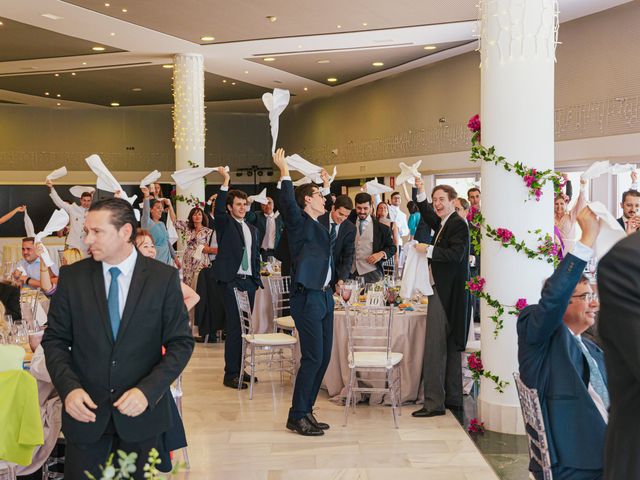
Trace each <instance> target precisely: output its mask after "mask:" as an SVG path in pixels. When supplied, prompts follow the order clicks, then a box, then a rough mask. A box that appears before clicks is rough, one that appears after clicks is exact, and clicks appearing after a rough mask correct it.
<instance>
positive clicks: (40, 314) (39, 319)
mask: <svg viewBox="0 0 640 480" xmlns="http://www.w3.org/2000/svg"><path fill="white" fill-rule="evenodd" d="M34 320H35V322H36V324H37V325H38V326H40V327H44V326H45V325H46V324H47V312H45V311H44V308H42V304H41V303H40V302H36V318H35V319H34Z"/></svg>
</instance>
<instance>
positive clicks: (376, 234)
mask: <svg viewBox="0 0 640 480" xmlns="http://www.w3.org/2000/svg"><path fill="white" fill-rule="evenodd" d="M348 220H349V221H350V222H351V223H353V225H354V226H356V228H357V225H358V215H357V214H356V211H355V210H351V213H350V214H349V218H348ZM371 221H372V222H373V253H377V252H384V253H385V254H386V255H387V256H386V258H382V259H381V260H380V261H379V262H378V263H376V268H377V269H378V271H379V272H382V271H383V270H382V264H383V263H384V262H385V261H386V260H388V259H389V258H391V257H393V256H394V255H395V253H396V250H397V247H396V246H395V245H394V244H393V234H392V232H391V229H390V228H389V227H387V226H386V225H383V224H382V223H380V222H379V221H378V220H377V219H376V218H374V217H373V215H372V216H371ZM354 242H355V240H354ZM354 255H355V253H354Z"/></svg>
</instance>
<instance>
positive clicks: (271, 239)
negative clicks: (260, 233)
mask: <svg viewBox="0 0 640 480" xmlns="http://www.w3.org/2000/svg"><path fill="white" fill-rule="evenodd" d="M277 216H278V215H277V214H276V213H275V212H272V213H271V214H269V215H266V214H265V216H264V219H265V227H264V238H263V239H262V245H261V248H262V249H263V250H273V249H274V248H275V245H276V217H277Z"/></svg>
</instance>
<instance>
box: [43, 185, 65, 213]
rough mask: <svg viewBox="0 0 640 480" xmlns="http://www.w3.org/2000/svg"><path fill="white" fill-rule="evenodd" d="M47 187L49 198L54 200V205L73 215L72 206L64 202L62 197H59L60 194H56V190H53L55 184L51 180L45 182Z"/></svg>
mask: <svg viewBox="0 0 640 480" xmlns="http://www.w3.org/2000/svg"><path fill="white" fill-rule="evenodd" d="M45 185H46V186H47V187H49V196H50V197H51V200H53V203H54V204H55V206H56V207H58V208H61V209H63V210H64V211H65V212H67V213H68V214H69V215H71V212H70V210H71V204H69V203H67V202H65V201H64V200H62V198H60V195H58V192H56V189H55V188H53V182H52V181H51V180H47V181H46V182H45Z"/></svg>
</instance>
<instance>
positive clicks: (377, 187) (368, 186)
mask: <svg viewBox="0 0 640 480" xmlns="http://www.w3.org/2000/svg"><path fill="white" fill-rule="evenodd" d="M364 189H365V191H366V192H367V193H368V194H369V195H380V194H382V193H391V192H393V188H391V187H388V186H386V185H385V184H383V183H378V179H377V178H374V179H373V180H369V181H368V182H367V183H365V184H364Z"/></svg>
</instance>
